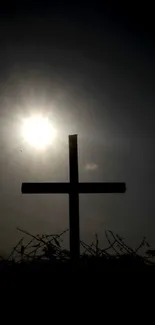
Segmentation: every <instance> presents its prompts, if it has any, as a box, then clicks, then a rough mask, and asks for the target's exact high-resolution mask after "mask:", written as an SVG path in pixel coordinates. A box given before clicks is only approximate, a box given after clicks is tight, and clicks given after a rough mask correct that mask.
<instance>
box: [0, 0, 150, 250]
mask: <svg viewBox="0 0 155 325" xmlns="http://www.w3.org/2000/svg"><path fill="white" fill-rule="evenodd" d="M56 3H57V4H56V5H54V4H53V5H50V2H48V1H46V6H45V5H41V4H39V2H38V4H37V6H35V5H33V6H32V5H31V4H29V3H28V2H26V4H25V5H24V3H22V5H21V4H19V3H18V2H17V1H15V2H14V3H13V5H12V7H11V6H10V5H9V7H8V6H7V5H2V6H1V9H0V148H1V154H0V247H1V250H2V251H5V250H6V249H8V248H9V247H11V246H12V245H13V244H14V243H15V242H16V240H18V239H19V237H20V236H21V234H19V233H18V232H17V230H16V227H20V228H24V229H26V230H28V231H31V232H34V233H38V232H47V233H49V232H56V231H62V230H63V229H65V228H67V227H68V197H67V196H65V195H61V196H59V195H54V196H52V195H46V196H45V195H41V196H36V195H34V196H23V195H22V194H21V193H20V187H21V183H22V181H33V180H34V181H50V180H51V181H67V180H68V147H67V144H68V134H72V133H73V134H74V133H78V136H79V169H80V180H81V181H104V180H105V181H108V180H109V181H119V180H120V181H126V183H127V192H126V194H125V195H114V194H113V195H80V225H81V237H82V239H84V240H87V241H90V240H91V239H92V238H93V236H94V234H95V232H98V233H99V238H102V237H103V236H102V235H103V233H104V229H109V228H110V229H111V230H114V231H118V232H119V233H120V234H121V235H123V236H124V237H126V238H127V240H128V242H130V243H132V244H135V243H136V242H137V240H139V239H140V238H141V237H142V236H143V235H146V236H147V237H148V239H149V240H150V241H151V242H152V243H154V244H155V240H154V229H155V219H154V216H155V205H154V199H155V196H154V184H155V170H154V163H155V158H154V145H155V128H154V118H155V110H154V104H155V95H154V85H155V61H154V57H155V46H154V45H155V43H154V35H153V27H154V26H153V20H154V18H153V14H152V9H151V8H150V7H143V6H141V7H140V8H130V7H129V8H125V7H124V8H123V7H122V6H121V7H119V5H115V6H114V5H112V4H111V6H99V5H97V4H93V6H87V7H85V6H80V5H78V6H76V5H74V6H73V5H72V6H71V5H69V3H68V4H65V5H62V4H61V5H58V2H56ZM38 109H39V110H41V111H42V112H43V113H44V114H45V115H48V116H50V118H51V120H52V121H53V122H54V124H55V125H56V128H57V130H58V139H57V143H56V144H55V145H53V147H52V148H50V149H49V150H47V151H46V152H44V154H41V153H40V152H37V151H36V150H33V149H32V148H30V147H29V146H28V145H23V143H22V139H21V137H20V132H19V129H20V125H19V117H25V116H27V115H28V114H29V113H30V112H31V113H33V112H34V113H35V112H37V110H38ZM20 149H22V152H21V150H20Z"/></svg>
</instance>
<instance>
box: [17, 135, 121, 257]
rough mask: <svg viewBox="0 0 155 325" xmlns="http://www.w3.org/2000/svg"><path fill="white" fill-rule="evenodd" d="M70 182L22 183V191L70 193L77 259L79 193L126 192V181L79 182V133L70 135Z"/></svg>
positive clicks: (73, 251) (73, 248)
mask: <svg viewBox="0 0 155 325" xmlns="http://www.w3.org/2000/svg"><path fill="white" fill-rule="evenodd" d="M69 167H70V182H69V183H22V189H21V190H22V193H26V194H36V193H37V194H47V193H53V194H54V193H57V194H60V193H67V194H69V229H70V255H71V259H72V260H77V259H78V258H79V255H80V236H79V193H124V192H125V191H126V184H125V183H113V182H110V183H109V182H104V183H79V175H78V145H77V135H76V134H75V135H69Z"/></svg>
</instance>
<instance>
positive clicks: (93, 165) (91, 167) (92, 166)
mask: <svg viewBox="0 0 155 325" xmlns="http://www.w3.org/2000/svg"><path fill="white" fill-rule="evenodd" d="M85 169H86V170H96V169H98V165H97V164H94V163H89V164H86V165H85Z"/></svg>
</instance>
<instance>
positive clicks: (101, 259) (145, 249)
mask: <svg viewBox="0 0 155 325" xmlns="http://www.w3.org/2000/svg"><path fill="white" fill-rule="evenodd" d="M18 230H19V231H20V232H21V233H22V234H23V235H24V237H22V238H21V239H20V241H19V242H18V243H17V245H16V246H15V247H14V248H13V250H12V252H11V254H10V256H9V257H8V258H7V259H4V258H3V257H0V271H1V273H5V275H6V274H7V275H8V276H9V275H12V274H13V275H14V276H15V275H17V276H20V274H21V273H22V272H25V271H26V272H35V271H37V272H43V273H44V272H45V274H46V273H47V272H48V271H50V272H55V271H56V272H65V271H67V272H68V271H73V270H74V271H87V272H88V271H89V272H95V271H97V272H105V271H110V272H114V271H154V270H155V262H154V257H155V250H153V249H151V247H150V245H149V243H148V242H147V240H146V238H145V237H144V238H143V239H142V241H141V243H140V244H139V245H138V247H137V248H136V249H133V248H131V247H130V246H128V245H127V244H126V243H125V241H124V239H123V238H122V237H120V236H119V235H118V234H114V233H113V232H112V231H110V230H108V231H105V237H106V239H107V247H105V248H101V247H100V245H99V239H98V236H97V234H96V235H95V239H94V241H93V242H92V243H91V244H90V245H88V244H86V243H85V242H83V241H81V242H80V244H81V255H80V259H79V261H78V262H76V264H75V263H72V262H71V260H70V252H69V250H67V249H64V248H63V236H64V234H65V233H66V232H68V229H67V230H65V231H63V232H62V233H60V234H57V235H55V234H51V235H46V234H41V235H39V234H38V235H33V234H30V233H29V232H27V231H24V230H22V229H19V228H18ZM50 274H51V273H50Z"/></svg>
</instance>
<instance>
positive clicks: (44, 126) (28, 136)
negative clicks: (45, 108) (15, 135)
mask: <svg viewBox="0 0 155 325" xmlns="http://www.w3.org/2000/svg"><path fill="white" fill-rule="evenodd" d="M22 134H23V137H24V139H25V140H26V141H27V142H28V143H29V144H30V145H32V146H34V147H36V148H45V147H47V146H48V145H50V144H51V143H52V142H53V140H54V138H55V135H56V130H55V129H54V127H53V126H52V124H51V123H50V121H49V119H48V118H45V117H43V116H41V115H38V116H32V117H29V118H27V119H24V121H23V126H22Z"/></svg>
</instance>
